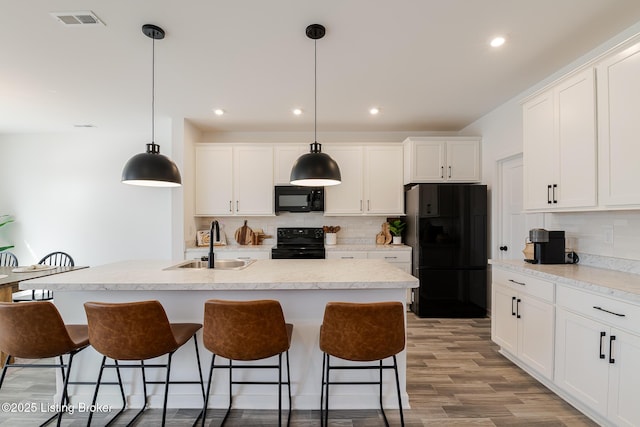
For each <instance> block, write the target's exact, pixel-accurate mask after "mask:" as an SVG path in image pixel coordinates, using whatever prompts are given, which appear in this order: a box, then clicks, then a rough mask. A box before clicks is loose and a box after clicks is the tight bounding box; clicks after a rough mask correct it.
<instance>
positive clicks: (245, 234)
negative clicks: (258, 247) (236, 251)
mask: <svg viewBox="0 0 640 427" xmlns="http://www.w3.org/2000/svg"><path fill="white" fill-rule="evenodd" d="M234 237H235V239H236V242H238V244H239V245H251V244H253V240H254V239H253V230H251V228H250V227H249V226H248V225H247V220H245V221H244V225H243V226H242V227H240V228H238V229H237V230H236V233H235V236H234Z"/></svg>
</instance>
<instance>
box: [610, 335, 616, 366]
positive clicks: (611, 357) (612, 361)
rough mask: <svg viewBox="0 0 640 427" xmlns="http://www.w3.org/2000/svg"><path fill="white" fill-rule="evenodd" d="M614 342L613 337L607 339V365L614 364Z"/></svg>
mask: <svg viewBox="0 0 640 427" xmlns="http://www.w3.org/2000/svg"><path fill="white" fill-rule="evenodd" d="M615 340H616V336H615V335H611V336H610V337H609V363H612V364H613V363H616V359H614V358H613V342H614V341H615Z"/></svg>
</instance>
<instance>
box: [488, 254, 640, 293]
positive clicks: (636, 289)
mask: <svg viewBox="0 0 640 427" xmlns="http://www.w3.org/2000/svg"><path fill="white" fill-rule="evenodd" d="M489 263H490V264H492V265H495V266H497V267H500V268H503V269H506V270H511V271H514V272H519V273H525V274H529V275H532V276H537V277H540V278H541V279H545V280H549V281H553V282H555V283H561V284H565V285H571V286H575V287H577V288H582V289H586V290H590V291H594V292H598V293H602V294H605V295H608V296H613V297H617V298H622V299H624V300H626V301H633V302H636V303H640V275H638V274H632V273H626V272H622V271H616V270H607V269H604V268H596V267H589V266H585V265H580V264H529V263H527V262H524V261H520V260H489Z"/></svg>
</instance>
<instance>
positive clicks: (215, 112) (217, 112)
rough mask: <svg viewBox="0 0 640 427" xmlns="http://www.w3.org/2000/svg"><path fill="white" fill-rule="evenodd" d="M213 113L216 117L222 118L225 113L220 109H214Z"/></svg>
mask: <svg viewBox="0 0 640 427" xmlns="http://www.w3.org/2000/svg"><path fill="white" fill-rule="evenodd" d="M213 112H214V114H215V115H216V116H222V115H223V114H224V113H225V111H224V110H223V109H221V108H216V109H215V110H213Z"/></svg>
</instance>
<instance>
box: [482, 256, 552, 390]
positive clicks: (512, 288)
mask: <svg viewBox="0 0 640 427" xmlns="http://www.w3.org/2000/svg"><path fill="white" fill-rule="evenodd" d="M553 287H554V284H553V283H551V282H547V281H544V280H540V279H537V278H533V277H529V276H525V275H522V274H517V273H511V272H506V271H502V270H497V269H495V268H494V270H493V285H492V296H493V305H492V316H493V320H492V322H491V338H492V340H493V341H494V342H495V343H496V344H498V345H500V346H501V347H502V350H503V351H506V352H508V353H510V354H511V355H512V356H514V357H515V358H517V359H519V360H520V361H521V362H522V363H524V364H526V365H527V366H529V367H531V368H532V369H534V370H535V371H536V372H537V373H538V374H540V375H542V376H544V377H546V378H548V379H552V378H553V328H554V307H553Z"/></svg>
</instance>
